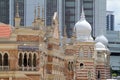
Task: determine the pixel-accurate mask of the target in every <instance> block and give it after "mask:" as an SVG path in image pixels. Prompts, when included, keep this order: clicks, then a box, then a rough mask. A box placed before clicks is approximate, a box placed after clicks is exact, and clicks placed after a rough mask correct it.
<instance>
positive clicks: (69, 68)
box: [68, 62, 71, 71]
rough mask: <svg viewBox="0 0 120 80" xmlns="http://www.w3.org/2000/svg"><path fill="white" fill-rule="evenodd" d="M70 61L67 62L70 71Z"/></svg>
mask: <svg viewBox="0 0 120 80" xmlns="http://www.w3.org/2000/svg"><path fill="white" fill-rule="evenodd" d="M70 65H71V63H70V62H68V70H69V71H70V70H71V67H70Z"/></svg>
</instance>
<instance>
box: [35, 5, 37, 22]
mask: <svg viewBox="0 0 120 80" xmlns="http://www.w3.org/2000/svg"><path fill="white" fill-rule="evenodd" d="M36 19H37V16H36V7H35V10H34V20H36Z"/></svg>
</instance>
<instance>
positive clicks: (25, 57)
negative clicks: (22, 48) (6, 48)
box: [18, 52, 39, 71]
mask: <svg viewBox="0 0 120 80" xmlns="http://www.w3.org/2000/svg"><path fill="white" fill-rule="evenodd" d="M18 60H19V61H18V64H19V70H23V71H24V70H26V71H33V70H36V65H37V64H36V61H37V54H36V53H35V52H33V53H32V52H22V53H20V54H19V59H18ZM38 64H39V63H38Z"/></svg>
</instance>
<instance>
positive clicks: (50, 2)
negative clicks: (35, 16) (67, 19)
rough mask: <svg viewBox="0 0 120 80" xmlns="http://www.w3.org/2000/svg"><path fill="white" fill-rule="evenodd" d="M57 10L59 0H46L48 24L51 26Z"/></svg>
mask: <svg viewBox="0 0 120 80" xmlns="http://www.w3.org/2000/svg"><path fill="white" fill-rule="evenodd" d="M56 11H57V0H46V25H47V26H50V25H51V23H52V17H53V14H54V12H56Z"/></svg>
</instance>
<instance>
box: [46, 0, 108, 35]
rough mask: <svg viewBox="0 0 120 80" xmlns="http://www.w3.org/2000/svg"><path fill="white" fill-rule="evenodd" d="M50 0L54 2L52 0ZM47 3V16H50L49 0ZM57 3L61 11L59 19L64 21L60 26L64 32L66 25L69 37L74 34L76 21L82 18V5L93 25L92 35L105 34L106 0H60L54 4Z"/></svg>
mask: <svg viewBox="0 0 120 80" xmlns="http://www.w3.org/2000/svg"><path fill="white" fill-rule="evenodd" d="M48 1H49V2H51V3H52V1H51V0H48ZM45 3H46V4H45V5H46V17H47V16H50V14H49V13H47V10H50V7H47V6H48V2H47V1H46V2H45ZM55 4H57V7H58V8H57V7H54V8H56V10H57V11H58V12H59V18H60V20H59V21H62V22H59V26H60V27H61V30H62V33H63V28H64V27H65V26H66V29H67V30H66V31H67V36H68V37H70V36H71V35H72V32H73V27H74V24H75V22H76V21H78V20H80V13H81V9H82V5H83V7H84V10H85V14H86V15H85V16H86V19H87V21H88V22H89V23H90V24H91V26H92V33H91V34H92V36H93V37H96V36H97V35H100V34H105V32H106V29H105V28H106V18H105V17H106V0H62V1H59V0H58V3H54V5H55ZM101 5H102V6H101ZM53 12H54V11H53ZM52 16H53V15H52ZM50 23H51V22H50Z"/></svg>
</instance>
